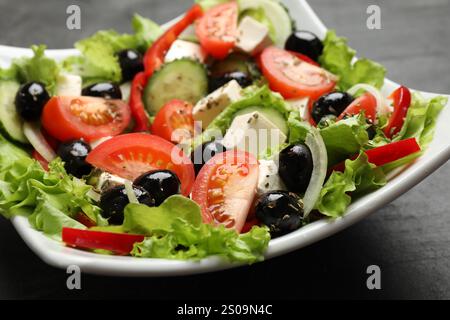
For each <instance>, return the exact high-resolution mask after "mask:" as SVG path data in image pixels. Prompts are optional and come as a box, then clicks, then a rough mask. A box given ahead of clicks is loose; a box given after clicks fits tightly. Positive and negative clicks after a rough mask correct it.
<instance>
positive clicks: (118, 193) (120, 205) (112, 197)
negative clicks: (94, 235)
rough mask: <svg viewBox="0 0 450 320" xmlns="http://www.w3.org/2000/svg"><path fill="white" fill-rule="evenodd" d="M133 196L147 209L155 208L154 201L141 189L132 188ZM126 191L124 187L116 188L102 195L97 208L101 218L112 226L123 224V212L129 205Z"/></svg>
mask: <svg viewBox="0 0 450 320" xmlns="http://www.w3.org/2000/svg"><path fill="white" fill-rule="evenodd" d="M133 191H134V194H135V195H136V198H137V200H138V201H139V203H142V204H145V205H147V206H149V207H154V206H155V199H154V198H153V197H152V196H151V195H150V194H149V193H148V192H147V191H146V190H144V189H143V188H141V187H138V186H133ZM129 203H130V201H129V200H128V196H127V191H126V190H125V187H124V186H117V187H114V188H111V189H108V190H107V191H105V192H103V193H102V196H101V197H100V203H99V206H100V208H101V209H102V216H103V217H104V218H106V219H108V222H109V223H110V224H112V225H121V224H122V223H123V219H124V215H123V210H124V209H125V207H126V206H127V204H129Z"/></svg>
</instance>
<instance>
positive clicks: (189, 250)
mask: <svg viewBox="0 0 450 320" xmlns="http://www.w3.org/2000/svg"><path fill="white" fill-rule="evenodd" d="M122 230H123V231H124V232H128V233H137V234H144V235H146V236H147V237H146V239H145V240H144V241H143V242H141V243H137V244H135V246H134V249H133V251H132V252H131V254H132V255H133V256H136V257H145V258H164V259H178V260H186V259H189V260H199V259H202V258H205V257H208V256H213V255H217V256H221V257H223V258H226V259H228V260H230V261H236V262H242V263H254V262H257V261H261V260H262V259H263V253H264V251H265V250H266V248H267V246H268V243H269V240H270V234H269V231H268V229H267V228H266V227H253V228H252V230H251V231H250V232H248V233H245V234H241V235H239V234H237V233H236V232H235V231H234V230H232V229H227V228H225V227H224V226H223V225H220V226H213V225H210V224H204V223H202V216H201V210H200V207H199V206H198V205H197V204H196V203H195V202H194V201H192V200H190V199H189V198H186V197H183V196H180V195H175V196H172V197H169V198H168V199H166V201H164V202H163V203H162V204H161V205H160V206H159V207H147V206H145V205H140V204H129V205H128V206H127V207H126V208H125V220H124V224H123V226H122Z"/></svg>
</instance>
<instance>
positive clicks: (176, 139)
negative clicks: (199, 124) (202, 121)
mask: <svg viewBox="0 0 450 320" xmlns="http://www.w3.org/2000/svg"><path fill="white" fill-rule="evenodd" d="M192 109H193V106H192V105H191V104H190V103H189V102H185V101H181V100H172V101H169V102H168V103H167V104H166V105H164V107H162V108H161V110H159V112H158V113H157V115H156V117H155V120H154V121H153V124H152V133H153V134H156V135H157V136H160V137H161V138H164V139H166V140H168V141H172V142H173V143H182V142H184V141H187V140H189V139H190V138H192V137H193V136H194V117H193V116H192Z"/></svg>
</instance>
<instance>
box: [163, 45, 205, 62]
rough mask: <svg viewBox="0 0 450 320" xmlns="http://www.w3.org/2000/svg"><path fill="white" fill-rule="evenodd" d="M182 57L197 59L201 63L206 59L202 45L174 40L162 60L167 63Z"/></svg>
mask: <svg viewBox="0 0 450 320" xmlns="http://www.w3.org/2000/svg"><path fill="white" fill-rule="evenodd" d="M183 58H189V59H192V60H198V61H200V62H202V63H203V62H205V59H206V53H205V52H204V51H203V49H202V47H201V46H200V45H198V44H196V43H193V42H189V41H184V40H176V41H175V42H174V43H173V44H172V46H171V47H170V49H169V51H168V52H167V54H166V57H165V59H164V61H165V62H166V63H168V62H172V61H175V60H178V59H183Z"/></svg>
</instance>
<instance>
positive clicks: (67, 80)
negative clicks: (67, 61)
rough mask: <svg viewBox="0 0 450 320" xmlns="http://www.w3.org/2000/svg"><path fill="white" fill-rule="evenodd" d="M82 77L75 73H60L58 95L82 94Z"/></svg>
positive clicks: (57, 86)
mask: <svg viewBox="0 0 450 320" xmlns="http://www.w3.org/2000/svg"><path fill="white" fill-rule="evenodd" d="M82 82H83V81H82V79H81V77H80V76H78V75H75V74H68V73H60V74H59V75H58V78H57V81H56V95H57V96H81V87H82Z"/></svg>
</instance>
